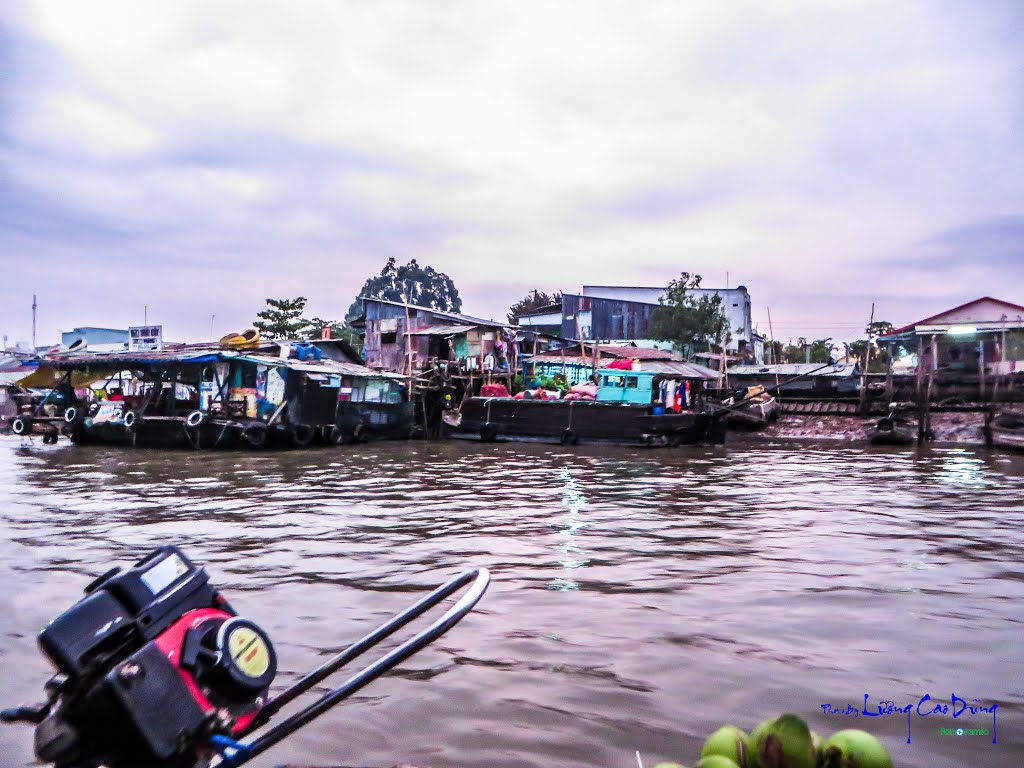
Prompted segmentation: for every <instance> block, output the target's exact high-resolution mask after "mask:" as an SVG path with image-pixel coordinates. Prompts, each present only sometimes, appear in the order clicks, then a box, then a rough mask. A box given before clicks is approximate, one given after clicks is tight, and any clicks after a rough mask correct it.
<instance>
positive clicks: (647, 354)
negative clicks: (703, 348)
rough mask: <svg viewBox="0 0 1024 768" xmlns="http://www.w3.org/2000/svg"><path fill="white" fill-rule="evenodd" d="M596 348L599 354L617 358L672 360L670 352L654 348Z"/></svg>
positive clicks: (625, 346) (603, 346)
mask: <svg viewBox="0 0 1024 768" xmlns="http://www.w3.org/2000/svg"><path fill="white" fill-rule="evenodd" d="M597 347H598V349H599V350H600V351H601V352H607V353H608V354H611V355H617V356H618V357H628V358H630V359H632V360H671V359H672V353H671V352H669V351H667V350H664V349H655V348H654V347H631V346H630V345H628V344H624V345H621V346H611V345H605V344H598V345H597Z"/></svg>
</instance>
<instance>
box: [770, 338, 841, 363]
mask: <svg viewBox="0 0 1024 768" xmlns="http://www.w3.org/2000/svg"><path fill="white" fill-rule="evenodd" d="M835 348H836V347H835V345H834V344H833V343H832V339H830V338H829V339H815V340H814V341H808V340H807V339H806V338H805V337H803V336H801V337H800V338H799V339H797V340H796V344H787V345H786V348H785V349H783V350H782V362H784V363H818V364H819V365H824V364H825V363H827V362H828V361H829V360H832V359H833V356H832V353H833V352H834V351H835Z"/></svg>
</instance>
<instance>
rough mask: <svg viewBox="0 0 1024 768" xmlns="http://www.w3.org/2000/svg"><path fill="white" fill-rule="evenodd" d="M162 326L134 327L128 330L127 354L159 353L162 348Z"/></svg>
mask: <svg viewBox="0 0 1024 768" xmlns="http://www.w3.org/2000/svg"><path fill="white" fill-rule="evenodd" d="M163 335H164V327H163V326H162V325H136V326H132V327H130V328H129V329H128V351H129V352H159V351H160V350H161V349H163V348H164V339H163Z"/></svg>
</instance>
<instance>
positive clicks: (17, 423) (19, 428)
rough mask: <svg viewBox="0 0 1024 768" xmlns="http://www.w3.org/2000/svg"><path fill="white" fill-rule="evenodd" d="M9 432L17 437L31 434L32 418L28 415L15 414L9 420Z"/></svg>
mask: <svg viewBox="0 0 1024 768" xmlns="http://www.w3.org/2000/svg"><path fill="white" fill-rule="evenodd" d="M11 432H13V433H14V434H16V435H18V437H25V436H26V435H31V434H32V419H30V418H29V417H28V416H17V417H15V418H14V420H13V421H11Z"/></svg>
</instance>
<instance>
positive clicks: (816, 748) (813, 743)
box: [811, 731, 821, 752]
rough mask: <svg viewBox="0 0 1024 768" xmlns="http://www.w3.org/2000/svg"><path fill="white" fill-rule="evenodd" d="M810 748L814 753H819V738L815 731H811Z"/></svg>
mask: <svg viewBox="0 0 1024 768" xmlns="http://www.w3.org/2000/svg"><path fill="white" fill-rule="evenodd" d="M811 746H812V747H814V751H815V752H821V736H819V735H818V734H817V732H816V731H811Z"/></svg>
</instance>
